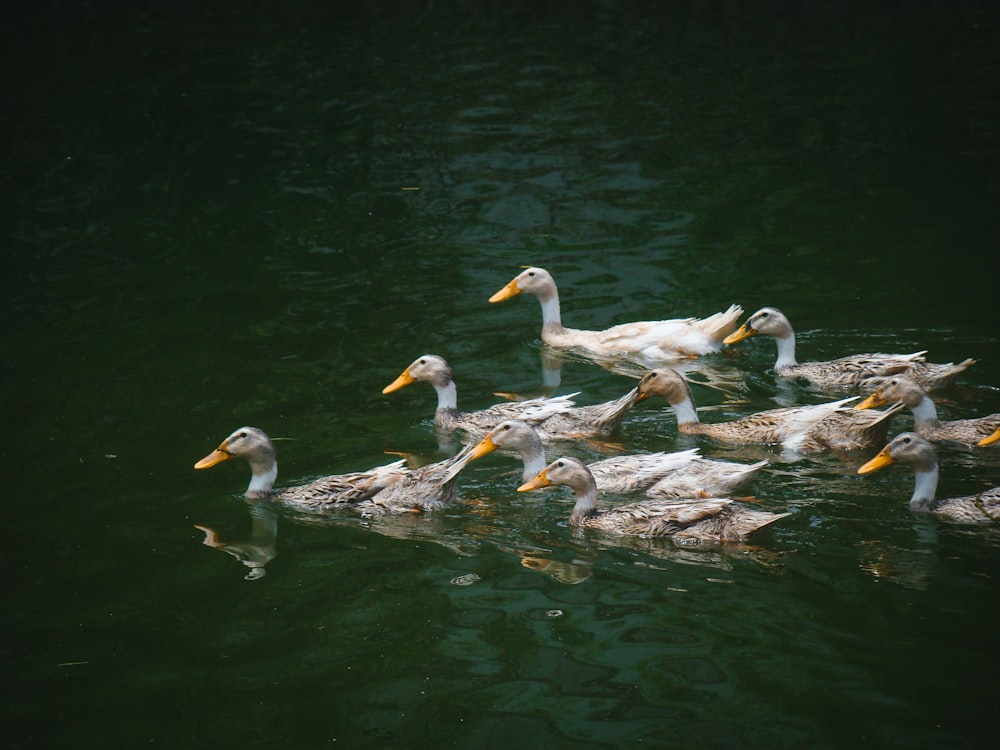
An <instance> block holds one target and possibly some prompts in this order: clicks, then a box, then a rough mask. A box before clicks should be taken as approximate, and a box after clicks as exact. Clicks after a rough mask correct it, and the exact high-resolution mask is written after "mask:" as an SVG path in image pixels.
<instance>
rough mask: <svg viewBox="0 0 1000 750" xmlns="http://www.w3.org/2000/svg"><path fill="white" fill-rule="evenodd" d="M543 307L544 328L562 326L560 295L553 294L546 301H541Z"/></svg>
mask: <svg viewBox="0 0 1000 750" xmlns="http://www.w3.org/2000/svg"><path fill="white" fill-rule="evenodd" d="M538 302H539V304H541V306H542V327H545V326H556V327H561V326H562V318H561V317H560V316H559V294H558V292H557V293H555V294H553V295H552V296H551V297H549V298H548V299H546V300H542V299H539V300H538Z"/></svg>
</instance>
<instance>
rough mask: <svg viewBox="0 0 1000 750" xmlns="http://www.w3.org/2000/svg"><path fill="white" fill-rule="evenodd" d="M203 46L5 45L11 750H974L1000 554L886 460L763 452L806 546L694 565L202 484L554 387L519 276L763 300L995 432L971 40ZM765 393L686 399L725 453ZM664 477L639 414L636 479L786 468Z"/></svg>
mask: <svg viewBox="0 0 1000 750" xmlns="http://www.w3.org/2000/svg"><path fill="white" fill-rule="evenodd" d="M205 5H206V4H195V3H176V4H172V5H171V6H170V7H169V8H168V7H167V6H166V5H162V4H155V3H139V4H133V5H131V6H130V7H128V8H119V7H114V8H110V7H108V8H106V7H104V5H103V4H100V3H92V4H82V3H70V2H67V3H55V2H49V3H43V4H41V5H36V6H34V7H33V9H31V10H24V11H22V13H21V15H19V16H15V17H13V18H12V19H11V20H10V21H9V22H8V23H6V24H5V25H4V40H5V43H4V49H5V52H6V54H5V63H4V66H3V83H4V90H5V92H6V94H7V95H6V102H5V103H6V106H5V108H4V114H3V123H4V130H5V133H6V137H5V139H4V142H5V144H6V145H7V148H6V149H5V159H4V161H3V166H2V179H3V183H2V184H3V188H4V200H3V207H2V209H0V212H2V213H0V216H2V219H3V225H4V227H5V229H6V238H7V239H6V242H5V245H4V248H5V249H4V263H5V266H6V278H7V279H8V284H7V287H6V294H5V295H4V298H3V302H2V305H3V308H2V309H3V319H4V323H5V325H4V329H5V335H4V357H3V360H2V369H0V372H2V377H3V381H2V382H3V386H4V392H5V394H6V397H5V398H4V399H3V402H2V403H3V407H2V410H3V422H4V424H5V425H6V430H5V434H4V440H3V443H2V445H0V451H2V456H3V459H4V460H3V464H4V466H5V468H6V472H7V475H8V477H9V478H11V479H12V480H13V484H12V487H13V491H12V492H10V493H8V495H7V511H6V514H5V517H6V525H7V528H8V531H7V544H6V548H7V552H8V555H7V563H6V566H7V569H8V572H9V576H8V578H9V580H10V584H9V585H10V588H9V589H8V591H7V595H6V596H5V597H3V605H2V617H3V624H4V636H5V637H4V638H3V645H2V653H3V665H4V672H5V675H6V682H7V684H8V698H7V700H6V701H5V702H4V706H3V709H2V716H3V724H4V729H5V738H6V740H7V742H8V745H9V746H11V747H36V746H45V747H62V746H88V747H89V746H100V747H125V746H128V747H132V746H138V745H145V744H149V745H154V744H155V745H159V746H167V747H180V746H186V747H209V746H211V747H241V748H244V747H316V746H325V745H333V744H336V745H337V746H342V747H343V746H346V747H379V748H386V747H399V748H403V747H407V748H425V747H432V746H433V747H438V746H443V747H470V748H471V747H498V748H509V747H571V746H572V747H575V748H579V747H630V748H631V747H636V746H639V745H640V744H641V745H642V746H653V747H670V746H677V747H681V746H683V747H687V748H692V747H694V748H776V747H787V748H816V747H862V746H870V747H880V748H882V747H893V748H941V747H949V748H974V747H983V746H991V745H992V742H993V741H994V740H993V738H994V735H995V725H996V722H997V720H998V719H1000V699H998V698H997V692H996V688H997V679H996V665H997V664H998V658H1000V648H998V645H997V643H998V641H997V637H996V627H997V625H996V623H997V622H998V618H1000V588H998V586H1000V580H998V579H1000V530H998V529H997V528H961V527H956V526H950V525H947V524H941V523H937V522H935V521H929V520H925V519H921V518H918V517H916V516H914V515H913V514H912V513H911V512H910V511H909V509H908V508H907V506H906V502H905V501H906V499H907V498H908V497H909V494H910V491H911V488H912V479H911V476H910V475H909V474H908V473H907V472H906V471H903V470H893V469H889V470H885V471H882V472H878V473H877V474H875V475H872V476H869V477H865V478H861V477H858V476H856V474H855V471H856V469H857V467H858V466H859V465H860V464H861V463H862V462H863V461H864V460H866V459H867V458H869V457H870V455H871V454H870V453H866V454H862V455H850V456H837V455H824V456H818V457H812V458H808V459H802V460H799V461H794V462H789V461H785V460H783V459H782V458H781V457H780V456H778V455H776V454H767V453H766V452H765V454H766V455H770V456H771V457H772V458H773V459H774V460H773V461H772V464H771V467H770V468H769V469H768V470H767V471H766V472H764V473H763V474H762V475H760V476H759V477H758V478H757V479H756V480H755V482H754V484H753V486H752V487H751V489H750V491H752V492H753V493H754V494H755V495H756V496H757V498H758V499H759V500H760V502H761V504H762V505H763V506H764V507H768V508H772V509H776V510H779V509H786V508H787V509H790V510H792V511H793V515H792V516H791V517H790V518H788V519H785V520H784V521H783V522H781V523H780V524H779V525H777V526H776V527H774V529H773V530H772V531H771V532H770V533H769V534H767V535H766V536H764V537H763V538H761V539H760V540H758V542H757V543H756V544H755V545H754V546H745V547H735V548H731V549H730V548H726V549H707V550H690V549H684V550H677V549H674V548H673V547H672V546H671V545H670V544H669V543H666V542H659V541H658V542H635V541H633V542H620V541H616V540H612V539H608V538H602V537H599V536H596V535H595V536H584V537H579V536H576V535H574V534H573V533H572V532H571V530H570V529H569V528H568V527H567V525H566V523H565V518H566V516H567V515H568V511H569V507H570V502H569V500H568V498H567V497H566V496H565V495H563V494H558V495H554V496H549V497H545V498H539V497H537V496H535V495H531V494H527V495H518V494H517V493H515V492H514V487H515V486H516V481H517V476H518V471H517V468H516V465H515V464H514V462H512V461H511V460H510V459H508V458H506V457H504V456H491V457H489V458H487V459H484V460H482V461H479V462H476V464H474V465H473V466H472V467H470V469H469V470H468V471H466V472H465V473H464V474H463V479H462V494H463V500H464V502H463V503H462V504H461V505H459V506H458V507H456V508H455V509H454V510H452V511H449V512H446V513H441V514H439V515H436V516H433V517H427V518H417V519H393V520H391V521H371V522H366V521H361V520H359V519H357V518H354V517H351V516H348V515H343V516H332V517H328V518H305V517H301V516H296V515H294V514H290V513H286V512H279V513H278V514H274V513H273V512H271V511H270V510H269V509H267V508H255V507H249V506H248V505H247V504H246V503H245V502H244V501H243V499H242V496H241V493H242V490H243V488H244V487H245V486H246V482H247V480H248V472H247V471H246V467H245V466H242V465H241V466H232V465H228V464H227V465H223V466H221V467H219V468H216V469H213V470H211V471H208V472H195V471H194V470H193V469H192V468H191V467H192V464H193V463H194V462H195V461H196V460H197V459H198V458H200V457H201V456H203V455H204V454H206V453H207V452H208V451H209V450H210V449H211V448H213V447H214V446H215V445H217V444H218V443H219V441H220V440H221V439H222V438H224V437H225V436H226V435H227V434H228V433H229V432H230V431H231V430H232V429H234V428H236V427H238V426H240V425H242V424H252V425H257V426H259V427H261V428H263V429H265V430H266V431H267V432H269V433H270V434H271V435H272V436H275V437H282V438H288V440H283V441H281V442H279V443H278V447H279V452H280V467H281V474H280V477H279V483H283V484H292V483H295V482H298V481H304V480H307V479H309V478H311V477H315V476H318V475H322V474H326V473H337V472H345V471H351V470H356V469H360V468H367V467H369V466H372V465H375V464H378V463H383V462H385V461H386V460H387V457H386V456H385V455H384V453H383V451H385V450H397V451H406V452H411V453H414V454H417V455H418V456H420V457H422V458H423V459H425V460H430V459H433V458H435V457H437V453H436V450H437V444H438V441H437V437H436V436H435V434H434V433H433V430H432V429H431V428H430V422H429V418H430V416H431V414H432V412H433V408H434V403H435V402H434V396H433V393H432V392H431V390H430V389H429V388H426V387H423V386H413V387H411V388H408V389H406V390H404V391H402V392H399V393H395V394H391V395H390V396H383V395H382V394H381V389H382V387H383V386H384V385H386V384H387V383H389V382H390V381H391V380H392V379H393V378H395V377H396V375H398V374H399V372H400V371H401V370H402V369H403V368H404V367H405V366H406V365H407V364H409V362H410V361H411V360H412V359H413V358H414V357H416V356H418V355H420V354H422V353H425V352H434V353H438V354H441V355H443V356H445V357H446V358H447V359H448V360H449V361H450V362H451V363H452V365H453V367H454V369H455V371H456V377H457V380H458V388H459V403H460V405H461V406H464V407H466V408H476V407H482V406H486V405H488V404H490V403H493V402H494V401H495V397H493V396H492V395H491V394H492V392H493V391H495V390H506V391H509V390H520V391H533V390H536V389H538V388H540V387H541V385H542V378H543V375H542V367H541V363H540V359H539V355H540V353H541V349H540V345H539V342H538V339H537V336H538V330H539V323H540V316H539V312H538V307H537V304H536V303H535V301H534V300H533V299H527V300H525V299H517V300H513V301H510V302H507V303H505V304H503V305H498V306H494V305H489V304H487V302H486V300H487V298H488V297H489V296H490V294H492V293H493V292H494V291H496V290H497V289H499V288H500V287H501V286H502V285H504V284H505V283H506V282H507V281H508V280H509V279H510V278H511V277H512V276H513V275H514V274H515V273H516V272H517V269H518V266H519V265H522V264H525V263H531V264H536V265H543V266H545V267H547V268H548V269H549V270H551V271H552V272H553V274H554V275H555V277H556V280H557V281H558V282H559V283H560V285H561V292H562V298H563V318H564V321H565V322H566V323H567V324H568V325H575V326H578V327H584V328H588V327H589V328H601V327H605V326H606V325H609V324H612V323H619V322H625V321H628V320H638V319H648V318H665V317H677V316H688V315H696V316H702V315H707V314H709V313H711V312H715V311H716V310H720V309H724V308H725V307H726V306H727V305H729V304H730V303H734V302H735V303H739V304H741V305H742V306H743V307H744V309H746V310H747V311H748V312H749V311H752V310H754V309H756V308H757V307H759V306H762V305H776V306H779V307H781V308H783V309H784V310H785V311H786V312H787V313H788V314H789V316H790V317H791V319H792V322H793V323H795V324H796V326H797V330H798V334H799V350H800V355H801V356H802V358H803V359H821V358H828V357H834V356H839V355H841V354H845V353H850V352H853V351H869V350H873V349H889V350H895V351H913V350H917V349H928V350H930V355H931V359H933V360H934V361H951V360H957V359H961V358H963V357H966V356H973V357H976V358H977V359H978V360H979V363H978V364H977V365H976V367H974V368H973V369H971V370H970V371H969V372H968V374H967V376H966V377H964V378H963V380H962V382H961V383H960V384H959V385H957V386H955V387H954V388H951V389H949V390H947V391H945V392H942V393H941V394H940V395H939V397H938V399H937V400H938V403H939V411H940V412H941V413H942V416H945V417H948V418H957V417H961V416H973V415H979V414H986V413H990V412H996V411H1000V392H998V390H997V386H998V385H1000V359H998V354H1000V347H998V336H997V333H996V320H997V317H996V310H995V303H996V294H995V290H996V279H997V274H996V270H995V260H993V258H994V256H995V254H996V248H997V240H998V236H1000V231H998V230H1000V219H998V215H1000V214H998V212H997V210H996V206H997V199H998V192H1000V177H998V175H1000V163H998V162H1000V158H998V155H1000V55H998V42H1000V33H998V32H1000V26H998V24H1000V14H998V12H997V11H996V10H995V9H994V7H993V5H992V4H988V3H983V4H976V3H965V4H960V5H958V6H957V7H952V6H951V5H950V4H944V3H941V4H937V3H931V4H920V7H917V8H915V7H910V4H895V3H882V4H875V3H837V4H829V5H812V4H808V5H807V4H800V3H790V2H789V3H785V2H768V3H760V4H757V3H746V4H697V3H677V4H653V3H623V4H620V3H613V2H607V3H599V2H598V3H522V2H496V3H482V4H467V3H457V2H443V3H415V2H385V3H366V4H355V5H353V6H346V5H342V4H339V3H320V2H316V3H307V2H295V1H293V2H288V3H284V4H282V5H281V7H280V8H277V7H273V8H272V7H270V6H269V5H264V4H259V5H255V6H250V5H244V4H236V3H233V4H222V3H217V4H210V7H205ZM773 356H774V348H773V343H772V342H769V341H756V340H754V341H750V342H746V343H745V344H741V345H739V346H738V347H737V348H735V349H734V350H731V351H729V352H726V353H724V354H721V355H717V356H713V357H710V358H707V359H706V360H705V361H703V362H700V363H698V365H697V367H695V369H694V370H693V371H692V373H691V377H692V379H695V380H706V379H715V380H718V381H719V382H721V383H723V384H724V385H725V390H716V389H710V388H705V387H698V388H697V390H696V394H695V395H696V398H697V399H698V402H699V405H700V406H703V407H705V419H706V420H709V421H711V420H714V419H722V418H726V417H734V416H737V415H739V414H743V413H748V412H751V411H755V410H759V409H764V408H770V407H772V406H774V405H775V402H776V400H777V401H782V400H789V399H791V400H795V401H799V402H807V401H810V400H815V397H814V396H813V395H812V394H808V393H806V392H804V391H800V390H791V391H790V390H788V389H784V390H782V389H779V387H778V385H777V384H776V383H775V381H774V379H773V377H772V376H771V375H770V374H769V373H768V372H767V368H768V366H769V365H770V364H771V362H772V359H773ZM560 377H561V384H560V385H559V392H561V393H569V392H573V391H580V396H579V397H578V401H579V402H580V403H596V402H598V401H603V400H606V399H610V398H614V397H617V396H618V395H620V394H621V393H623V392H624V391H625V390H626V389H627V388H629V387H631V385H632V383H633V381H632V380H631V379H629V378H628V377H625V376H622V375H618V374H614V373H611V372H608V371H606V370H603V369H601V368H599V367H597V366H595V365H593V364H590V363H587V362H583V361H579V360H576V359H570V360H569V361H568V362H566V363H565V365H564V366H563V368H562V371H561V374H560ZM907 421H908V420H907V419H904V420H901V421H900V426H905V424H906V423H907ZM675 436H676V429H675V425H674V421H673V418H672V417H670V416H668V415H667V413H666V412H664V411H661V409H660V407H659V405H656V404H653V403H646V404H642V405H640V406H639V407H638V408H637V410H636V412H635V413H634V414H633V415H632V416H631V417H630V418H629V420H628V421H627V422H626V424H625V427H624V429H623V430H622V431H621V433H620V435H618V436H617V440H618V442H620V443H621V444H622V446H623V447H624V448H625V449H626V450H629V451H642V450H660V449H664V450H672V449H674V448H675V447H678V448H680V447H689V446H690V445H699V446H700V447H701V448H702V451H703V453H705V454H706V455H712V456H723V457H728V458H734V459H738V460H742V459H749V458H752V457H756V456H759V455H760V452H756V453H754V452H752V451H726V450H722V449H720V448H718V447H717V446H714V445H712V444H709V443H700V442H694V443H692V442H690V441H689V440H683V439H682V440H677V439H676V437H675ZM580 450H582V449H580ZM941 461H942V474H943V476H942V480H941V488H940V489H941V493H942V494H964V493H970V492H974V491H976V490H977V489H980V488H983V487H986V486H990V485H995V484H997V483H998V482H1000V453H998V452H997V451H996V450H993V451H992V452H991V451H989V450H981V451H978V452H975V453H971V452H969V451H963V450H959V449H954V448H945V449H942V450H941ZM195 524H197V525H199V526H204V527H207V528H211V529H213V530H215V531H216V532H217V533H218V534H219V536H220V538H222V539H223V540H225V541H226V542H232V543H240V544H244V545H247V547H244V548H243V550H242V551H243V553H244V554H246V555H250V556H251V557H255V559H260V560H265V559H267V558H269V562H267V564H266V575H263V576H262V577H259V578H257V579H255V580H245V578H244V576H245V575H246V574H247V573H248V569H247V568H245V567H244V566H242V565H241V564H240V563H239V562H238V561H237V559H235V558H234V557H231V556H229V555H226V554H220V552H219V551H218V550H216V549H213V548H211V547H208V546H205V545H203V544H202V540H203V538H204V534H203V533H202V532H201V531H199V530H198V529H196V528H195ZM232 551H234V552H236V551H238V550H237V549H235V548H233V549H232Z"/></svg>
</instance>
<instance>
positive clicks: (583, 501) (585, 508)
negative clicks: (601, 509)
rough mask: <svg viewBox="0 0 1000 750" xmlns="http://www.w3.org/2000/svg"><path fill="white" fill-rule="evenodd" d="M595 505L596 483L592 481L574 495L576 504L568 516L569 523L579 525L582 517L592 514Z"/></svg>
mask: <svg viewBox="0 0 1000 750" xmlns="http://www.w3.org/2000/svg"><path fill="white" fill-rule="evenodd" d="M596 507H597V485H596V484H594V483H593V482H591V483H590V485H589V486H588V487H586V488H584V489H583V490H582V491H580V492H578V493H577V495H576V505H574V506H573V512H572V513H571V514H570V516H569V520H570V523H572V524H575V525H579V524H580V523H581V522H582V521H583V519H585V518H587V517H588V516H590V515H592V514H593V512H594V508H596Z"/></svg>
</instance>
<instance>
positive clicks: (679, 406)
mask: <svg viewBox="0 0 1000 750" xmlns="http://www.w3.org/2000/svg"><path fill="white" fill-rule="evenodd" d="M670 408H671V409H673V410H674V416H675V417H677V426H678V427H680V426H682V425H689V424H698V422H699V421H700V420H699V419H698V412H697V411H696V410H695V408H694V401H692V400H691V397H690V396H686V397H685V398H683V399H681V400H680V401H677V402H671V404H670Z"/></svg>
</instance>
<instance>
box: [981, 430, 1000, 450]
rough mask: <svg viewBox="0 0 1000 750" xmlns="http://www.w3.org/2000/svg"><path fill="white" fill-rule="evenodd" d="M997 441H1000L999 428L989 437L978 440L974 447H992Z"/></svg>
mask: <svg viewBox="0 0 1000 750" xmlns="http://www.w3.org/2000/svg"><path fill="white" fill-rule="evenodd" d="M997 440H1000V428H998V429H996V430H993V433H992V434H991V435H987V436H986V437H984V438H983V439H982V440H980V441H979V442H978V443H976V445H980V446H986V445H993V443H995V442H996V441H997Z"/></svg>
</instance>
